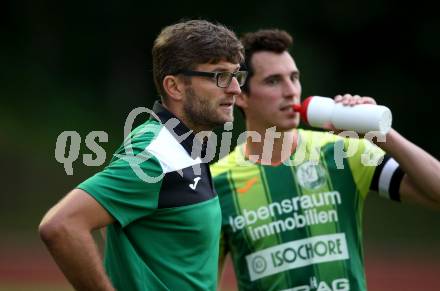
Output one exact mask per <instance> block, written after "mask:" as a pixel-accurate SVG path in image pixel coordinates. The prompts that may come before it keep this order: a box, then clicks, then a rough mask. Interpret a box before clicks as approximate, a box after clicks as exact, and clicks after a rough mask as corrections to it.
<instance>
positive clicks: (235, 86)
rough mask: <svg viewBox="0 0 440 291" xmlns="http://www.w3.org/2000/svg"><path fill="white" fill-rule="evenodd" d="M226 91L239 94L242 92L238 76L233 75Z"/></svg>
mask: <svg viewBox="0 0 440 291" xmlns="http://www.w3.org/2000/svg"><path fill="white" fill-rule="evenodd" d="M225 91H226V93H229V94H234V95H238V94H240V93H241V89H240V84H239V83H238V80H237V78H236V77H233V78H232V80H231V83H230V84H229V86H228V87H226V88H225Z"/></svg>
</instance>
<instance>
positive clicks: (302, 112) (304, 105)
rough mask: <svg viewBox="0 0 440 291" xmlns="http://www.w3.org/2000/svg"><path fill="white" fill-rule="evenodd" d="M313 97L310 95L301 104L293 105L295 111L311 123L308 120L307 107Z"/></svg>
mask: <svg viewBox="0 0 440 291" xmlns="http://www.w3.org/2000/svg"><path fill="white" fill-rule="evenodd" d="M312 98H313V96H309V97H307V98H306V99H305V100H304V101H303V102H302V103H301V104H293V106H292V108H293V111H295V112H298V113H299V114H300V116H301V119H302V120H303V121H304V122H305V123H307V124H308V123H309V122H308V120H307V109H308V107H309V103H310V101H311V100H312Z"/></svg>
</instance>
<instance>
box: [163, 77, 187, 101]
mask: <svg viewBox="0 0 440 291" xmlns="http://www.w3.org/2000/svg"><path fill="white" fill-rule="evenodd" d="M162 86H163V88H164V90H165V92H166V93H167V95H168V96H169V98H171V99H173V100H176V101H177V100H182V99H183V95H184V93H185V85H184V84H183V80H180V79H179V78H177V77H176V76H173V75H167V76H165V78H163V81H162Z"/></svg>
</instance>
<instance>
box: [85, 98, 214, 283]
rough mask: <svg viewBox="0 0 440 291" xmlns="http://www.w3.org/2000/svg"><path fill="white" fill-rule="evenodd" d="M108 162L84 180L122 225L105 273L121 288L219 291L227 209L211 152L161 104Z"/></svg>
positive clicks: (114, 230)
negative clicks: (208, 159) (205, 157)
mask: <svg viewBox="0 0 440 291" xmlns="http://www.w3.org/2000/svg"><path fill="white" fill-rule="evenodd" d="M154 112H155V113H156V114H157V115H158V117H159V118H160V120H161V122H159V121H157V120H155V119H149V120H148V121H147V122H146V123H144V124H143V125H141V126H139V127H138V128H136V129H135V130H134V131H133V132H132V133H131V134H130V136H129V137H128V138H127V139H126V140H125V141H124V145H123V146H121V147H120V148H119V149H118V150H117V152H116V156H115V157H114V158H113V159H112V161H111V162H110V164H109V165H108V166H107V167H106V168H105V169H104V170H103V171H102V172H99V173H98V174H96V175H94V176H93V177H91V178H89V179H88V180H86V181H85V182H83V183H81V184H80V185H79V186H78V188H80V189H83V190H84V191H86V192H87V193H89V194H90V195H91V196H92V197H94V198H95V199H96V200H97V201H98V202H99V203H100V204H101V205H102V206H103V207H104V208H105V209H106V210H107V211H108V212H109V213H110V214H111V215H112V216H113V217H114V218H115V220H116V222H115V223H114V224H112V225H110V226H108V227H107V238H106V246H105V260H104V264H105V269H106V272H107V273H108V275H109V277H110V279H111V281H112V283H113V284H114V286H115V287H116V288H117V289H118V290H124V291H125V290H216V288H217V265H218V252H219V249H218V241H219V237H220V223H221V212H220V205H219V201H218V197H217V196H216V193H215V192H214V190H213V185H212V182H211V176H210V172H209V168H208V166H207V164H205V163H203V162H202V161H201V158H200V156H201V154H202V153H203V152H204V150H205V147H204V146H203V145H201V144H199V143H198V142H197V140H196V139H195V137H194V135H193V134H192V133H191V134H189V133H188V132H189V129H188V128H186V127H185V125H183V123H181V122H175V123H174V122H173V121H178V120H177V119H176V118H175V117H174V115H172V114H171V113H170V112H168V111H167V110H166V109H165V108H164V107H162V106H161V105H160V104H159V103H156V104H155V106H154Z"/></svg>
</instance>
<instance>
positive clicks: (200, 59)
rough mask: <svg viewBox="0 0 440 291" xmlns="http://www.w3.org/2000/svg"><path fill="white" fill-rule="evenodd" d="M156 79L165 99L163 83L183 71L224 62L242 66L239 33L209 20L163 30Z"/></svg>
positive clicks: (157, 51) (156, 53) (155, 56)
mask: <svg viewBox="0 0 440 291" xmlns="http://www.w3.org/2000/svg"><path fill="white" fill-rule="evenodd" d="M152 54H153V78H154V83H155V85H156V89H157V91H158V93H159V95H161V96H162V98H166V97H167V94H166V92H165V90H164V88H163V85H162V81H163V79H164V78H165V76H167V75H174V74H177V73H178V72H179V71H180V70H185V69H186V70H191V69H194V68H195V67H196V66H197V65H200V64H205V63H211V64H216V63H218V62H220V61H228V62H231V63H237V64H240V63H242V62H243V59H244V50H243V45H242V44H241V42H240V41H239V40H238V38H237V36H236V35H235V33H234V32H233V31H231V30H229V29H228V28H226V27H225V26H224V25H222V24H219V23H216V24H214V23H212V22H209V21H206V20H187V21H181V22H178V23H176V24H173V25H170V26H167V27H165V28H164V29H162V31H161V32H160V34H159V35H158V36H157V38H156V40H155V41H154V45H153V49H152Z"/></svg>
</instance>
